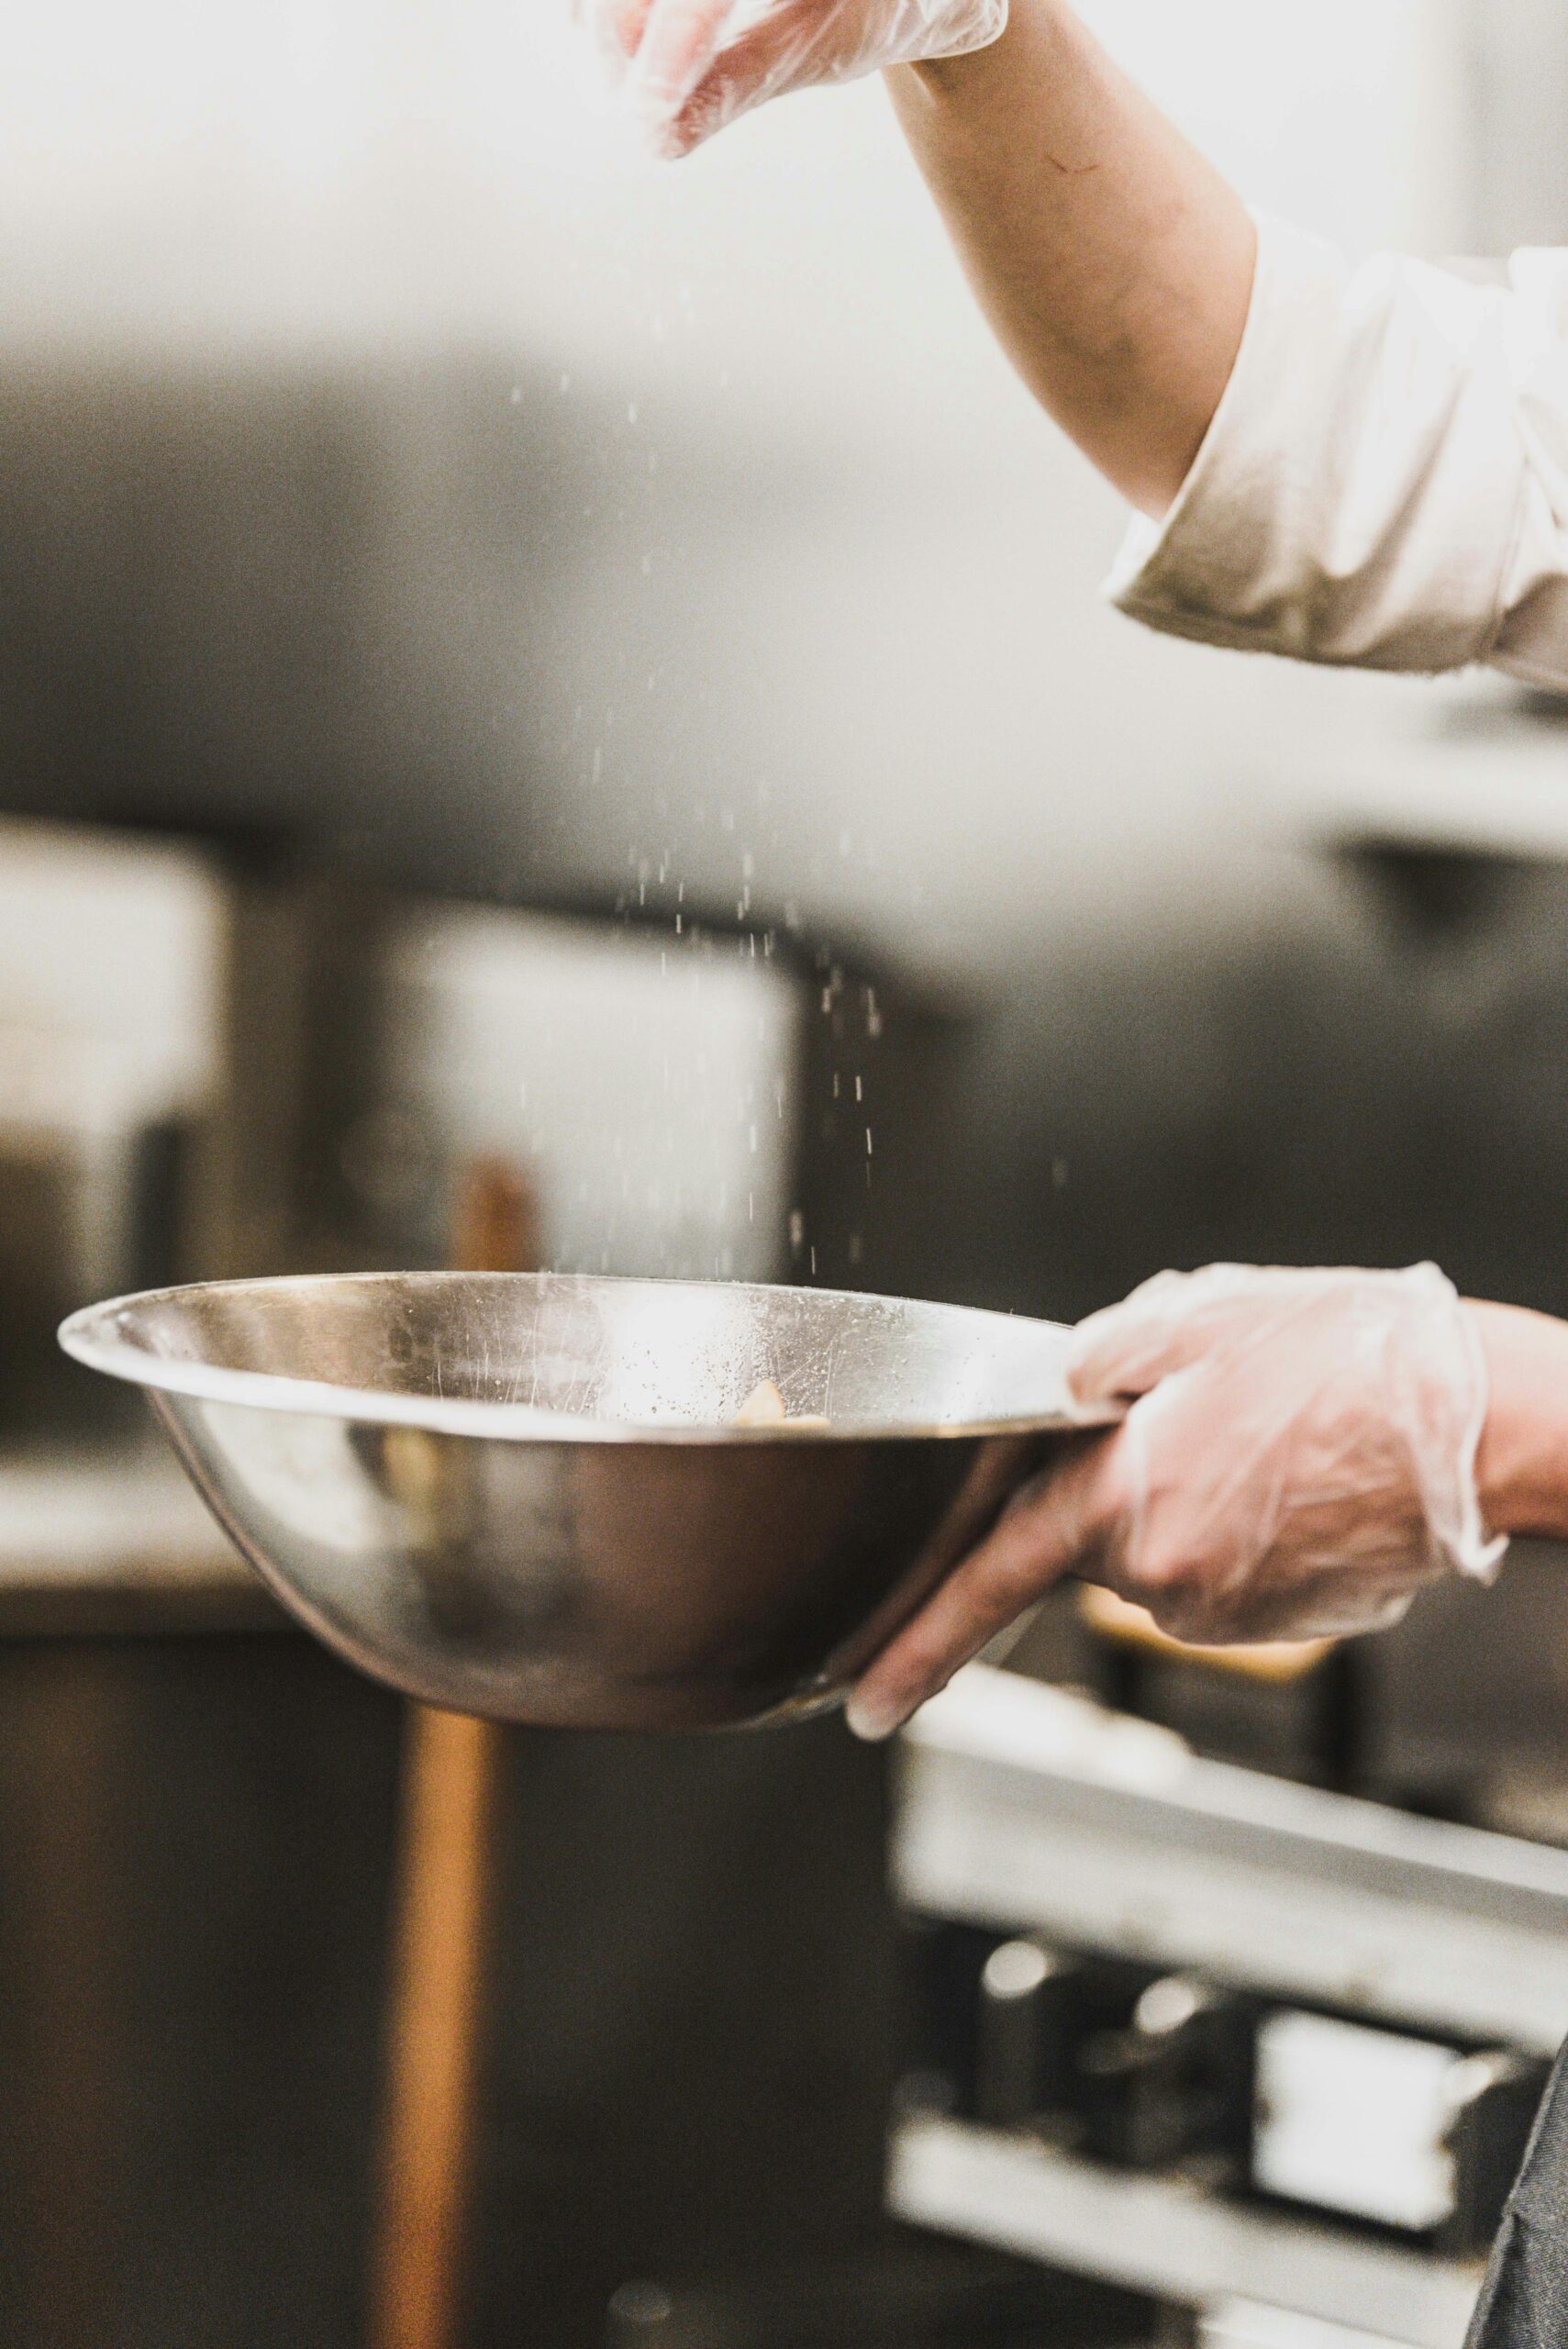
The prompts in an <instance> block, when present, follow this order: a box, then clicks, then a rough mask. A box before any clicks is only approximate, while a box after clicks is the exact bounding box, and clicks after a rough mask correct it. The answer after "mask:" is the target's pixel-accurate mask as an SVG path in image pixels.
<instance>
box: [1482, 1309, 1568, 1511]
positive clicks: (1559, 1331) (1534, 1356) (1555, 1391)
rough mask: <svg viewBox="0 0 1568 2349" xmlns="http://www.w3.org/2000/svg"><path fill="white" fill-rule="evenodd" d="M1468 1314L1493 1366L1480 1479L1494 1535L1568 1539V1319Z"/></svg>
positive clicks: (1512, 1312)
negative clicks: (1537, 1535) (1514, 1534)
mask: <svg viewBox="0 0 1568 2349" xmlns="http://www.w3.org/2000/svg"><path fill="white" fill-rule="evenodd" d="M1469 1311H1470V1313H1471V1316H1472V1318H1473V1321H1474V1324H1475V1327H1476V1329H1477V1330H1478V1332H1479V1334H1480V1338H1481V1349H1482V1353H1483V1354H1484V1355H1485V1362H1486V1378H1487V1395H1488V1402H1487V1411H1486V1424H1485V1430H1484V1431H1483V1433H1482V1438H1481V1448H1480V1451H1479V1453H1478V1454H1477V1456H1476V1463H1475V1481H1476V1485H1477V1486H1478V1488H1479V1491H1480V1496H1481V1513H1482V1516H1483V1518H1484V1519H1485V1523H1486V1526H1487V1529H1488V1531H1491V1532H1494V1533H1541V1534H1548V1535H1551V1536H1554V1537H1556V1538H1557V1539H1559V1540H1568V1321H1557V1320H1553V1319H1551V1318H1550V1317H1549V1316H1548V1315H1546V1314H1544V1313H1526V1312H1523V1311H1521V1310H1520V1309H1519V1308H1517V1307H1515V1306H1510V1305H1472V1306H1471V1307H1470V1308H1469Z"/></svg>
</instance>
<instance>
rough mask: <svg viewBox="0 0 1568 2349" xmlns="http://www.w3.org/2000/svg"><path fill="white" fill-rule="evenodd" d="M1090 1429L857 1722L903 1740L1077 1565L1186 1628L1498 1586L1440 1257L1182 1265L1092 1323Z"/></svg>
mask: <svg viewBox="0 0 1568 2349" xmlns="http://www.w3.org/2000/svg"><path fill="white" fill-rule="evenodd" d="M1068 1376H1069V1386H1070V1388H1071V1392H1072V1395H1073V1400H1074V1402H1075V1404H1076V1405H1077V1407H1078V1408H1080V1409H1081V1410H1082V1411H1083V1412H1084V1417H1085V1419H1092V1418H1099V1419H1104V1418H1105V1417H1106V1412H1107V1410H1116V1411H1120V1412H1122V1413H1123V1414H1124V1416H1123V1418H1122V1419H1121V1423H1120V1425H1119V1426H1118V1427H1116V1428H1115V1429H1114V1430H1113V1431H1111V1432H1110V1433H1109V1434H1103V1435H1097V1436H1093V1437H1089V1436H1086V1437H1085V1438H1084V1441H1083V1442H1082V1444H1081V1445H1080V1446H1079V1447H1078V1448H1077V1449H1076V1450H1075V1451H1074V1452H1073V1453H1071V1454H1070V1455H1069V1457H1068V1458H1067V1459H1066V1460H1065V1461H1064V1462H1063V1463H1062V1464H1061V1465H1059V1466H1058V1467H1056V1468H1055V1469H1053V1470H1052V1471H1051V1472H1050V1473H1049V1474H1048V1475H1046V1476H1044V1477H1043V1478H1041V1479H1040V1481H1039V1482H1038V1483H1036V1484H1035V1485H1033V1486H1029V1487H1028V1488H1027V1489H1026V1490H1025V1491H1024V1492H1023V1493H1022V1494H1020V1495H1019V1496H1018V1498H1017V1500H1015V1502H1014V1503H1013V1504H1012V1506H1011V1508H1009V1509H1008V1511H1007V1512H1006V1514H1005V1515H1004V1517H1003V1518H1002V1519H1001V1520H1000V1522H999V1523H998V1525H997V1526H996V1528H995V1531H994V1532H993V1533H992V1534H991V1535H990V1536H989V1538H988V1539H987V1540H986V1541H985V1542H983V1543H982V1544H981V1546H980V1548H979V1549H978V1550H976V1551H975V1552H974V1553H973V1554H972V1555H971V1556H970V1557H969V1558H968V1559H966V1560H965V1562H964V1563H963V1564H962V1565H961V1566H959V1567H958V1568H957V1569H956V1571H955V1572H954V1573H953V1574H952V1575H951V1576H950V1577H949V1579H948V1581H947V1582H946V1583H945V1584H944V1585H943V1586H942V1587H941V1589H940V1590H939V1591H938V1592H937V1594H936V1596H935V1597H934V1598H932V1599H931V1600H930V1601H929V1604H928V1605H927V1606H926V1608H925V1609H923V1610H922V1611H921V1613H920V1614H919V1615H918V1616H917V1618H916V1620H915V1621H914V1622H913V1623H911V1624H910V1625H908V1626H907V1627H906V1630H905V1631H902V1632H900V1633H899V1635H898V1637H897V1638H896V1639H895V1641H894V1642H892V1644H891V1645H890V1646H889V1647H888V1648H887V1649H886V1650H885V1651H884V1653H883V1654H882V1655H881V1656H880V1657H879V1658H878V1659H877V1661H876V1663H875V1664H873V1665H872V1667H871V1669H870V1670H869V1671H868V1672H867V1674H866V1675H865V1676H864V1678H863V1679H862V1682H861V1685H860V1687H859V1688H858V1689H857V1691H856V1693H855V1696H854V1698H853V1699H852V1700H851V1708H850V1719H851V1727H852V1728H855V1729H857V1730H858V1731H860V1733H861V1734H862V1736H878V1735H885V1734H886V1733H887V1732H888V1731H889V1730H891V1729H893V1728H895V1727H896V1726H897V1724H898V1722H899V1721H901V1720H905V1719H906V1718H907V1716H908V1714H909V1713H910V1712H912V1711H913V1710H914V1709H915V1708H916V1706H917V1705H918V1704H920V1703H922V1702H923V1701H924V1700H925V1698H927V1697H929V1696H931V1695H933V1694H934V1693H935V1691H936V1690H937V1689H938V1688H940V1687H942V1686H943V1684H944V1683H945V1682H946V1681H947V1680H948V1679H949V1678H950V1677H951V1674H952V1673H953V1672H954V1671H956V1670H957V1668H958V1666H959V1665H960V1664H963V1663H965V1662H967V1661H968V1659H969V1658H970V1657H971V1656H973V1655H974V1654H975V1653H977V1652H978V1650H979V1649H980V1648H981V1647H983V1646H984V1643H985V1642H986V1641H987V1640H989V1639H990V1638H991V1637H992V1636H993V1635H994V1634H995V1632H996V1631H999V1630H1000V1629H1001V1628H1002V1627H1003V1625H1004V1624H1006V1623H1007V1622H1009V1621H1011V1620H1012V1619H1013V1618H1014V1617H1015V1616H1017V1615H1018V1614H1021V1613H1022V1611H1023V1610H1024V1609H1025V1608H1026V1607H1028V1606H1029V1605H1030V1604H1031V1603H1032V1602H1033V1601H1034V1600H1035V1599H1037V1598H1040V1596H1041V1594H1042V1593H1043V1592H1044V1591H1045V1590H1046V1589H1047V1588H1049V1586H1051V1584H1052V1583H1053V1582H1055V1581H1057V1580H1058V1579H1059V1578H1060V1577H1061V1576H1062V1575H1064V1574H1067V1573H1069V1572H1076V1573H1078V1574H1079V1575H1082V1576H1083V1577H1084V1579H1085V1580H1087V1581H1091V1582H1099V1583H1105V1584H1106V1585H1108V1586H1110V1588H1112V1589H1113V1590H1116V1591H1119V1592H1120V1593H1121V1595H1122V1596H1123V1597H1124V1598H1130V1599H1133V1600H1136V1601H1137V1602H1138V1603H1139V1604H1140V1605H1141V1606H1143V1607H1146V1608H1148V1609H1149V1610H1150V1612H1151V1614H1152V1615H1153V1617H1154V1619H1155V1620H1156V1621H1157V1622H1158V1623H1159V1624H1160V1626H1161V1627H1162V1630H1164V1631H1169V1632H1171V1633H1172V1634H1173V1636H1174V1637H1175V1638H1177V1639H1182V1640H1190V1641H1195V1642H1204V1643H1207V1644H1215V1645H1218V1644H1224V1643H1226V1642H1240V1641H1249V1640H1279V1639H1305V1638H1310V1637H1315V1636H1318V1635H1320V1634H1334V1633H1344V1632H1352V1631H1376V1630H1380V1629H1382V1628H1383V1627H1385V1625H1387V1624H1390V1623H1393V1622H1396V1620H1398V1618H1399V1617H1400V1616H1401V1615H1402V1614H1403V1613H1404V1611H1405V1609H1406V1608H1407V1606H1408V1604H1409V1602H1410V1599H1411V1598H1412V1597H1413V1596H1414V1594H1415V1592H1416V1591H1417V1590H1418V1588H1419V1586H1421V1584H1423V1583H1425V1582H1429V1581H1430V1580H1431V1579H1433V1578H1434V1577H1435V1576H1437V1575H1443V1574H1448V1573H1451V1572H1454V1571H1457V1572H1459V1573H1461V1574H1466V1575H1476V1576H1479V1577H1482V1578H1489V1577H1490V1575H1492V1573H1493V1571H1494V1570H1495V1567H1496V1562H1497V1559H1498V1558H1499V1557H1500V1555H1501V1554H1502V1551H1503V1548H1504V1546H1505V1545H1504V1544H1503V1542H1500V1541H1499V1542H1488V1541H1487V1539H1486V1537H1485V1532H1484V1531H1483V1527H1482V1522H1481V1509H1480V1504H1479V1501H1478V1498H1477V1495H1476V1487H1475V1455H1476V1449H1477V1446H1478V1444H1479V1442H1480V1438H1481V1431H1482V1428H1483V1424H1484V1422H1485V1416H1486V1403H1487V1381H1486V1371H1485V1360H1484V1357H1483V1353H1482V1348H1481V1341H1480V1337H1479V1334H1478V1332H1477V1330H1476V1327H1475V1325H1474V1322H1473V1319H1472V1317H1471V1314H1470V1312H1469V1311H1468V1309H1467V1308H1465V1307H1464V1306H1463V1305H1462V1304H1461V1302H1460V1300H1459V1298H1458V1297H1456V1296H1455V1294H1454V1291H1453V1288H1452V1286H1451V1284H1450V1283H1449V1282H1448V1281H1447V1280H1445V1279H1444V1277H1443V1275H1442V1274H1441V1273H1440V1272H1439V1271H1438V1269H1437V1267H1436V1266H1435V1265H1433V1264H1417V1265H1415V1266H1414V1267H1413V1268H1412V1269H1411V1270H1409V1271H1408V1272H1401V1273H1363V1272H1291V1271H1264V1270H1258V1269H1254V1268H1253V1267H1251V1266H1248V1265H1241V1264H1212V1265H1210V1266H1209V1268H1208V1269H1207V1271H1206V1272H1201V1273H1192V1274H1182V1273H1162V1274H1161V1275H1159V1276H1158V1278H1157V1279H1154V1280H1151V1281H1147V1282H1145V1284H1144V1285H1143V1286H1142V1287H1141V1288H1140V1289H1137V1290H1135V1291H1134V1293H1133V1294H1132V1296H1131V1297H1128V1298H1127V1299H1126V1301H1125V1302H1124V1303H1122V1304H1120V1305H1113V1306H1111V1307H1110V1308H1108V1309H1107V1310H1106V1311H1105V1312H1103V1313H1096V1314H1095V1315H1094V1316H1093V1317H1092V1318H1091V1319H1089V1320H1087V1321H1085V1322H1084V1323H1083V1324H1082V1326H1081V1327H1080V1328H1079V1329H1078V1330H1076V1331H1075V1332H1074V1333H1073V1344H1072V1351H1071V1356H1070V1361H1069V1372H1068Z"/></svg>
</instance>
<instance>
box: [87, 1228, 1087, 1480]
mask: <svg viewBox="0 0 1568 2349" xmlns="http://www.w3.org/2000/svg"><path fill="white" fill-rule="evenodd" d="M541 1278H543V1279H552V1278H560V1279H567V1280H582V1281H584V1282H587V1283H591V1284H592V1285H593V1286H603V1287H608V1286H626V1287H643V1288H658V1287H670V1288H694V1287H702V1288H708V1287H711V1288H726V1289H738V1290H742V1291H750V1292H752V1293H754V1294H756V1295H759V1296H776V1295H778V1294H780V1293H781V1292H782V1293H785V1294H788V1293H791V1286H790V1284H788V1283H785V1282H771V1281H711V1282H709V1281H682V1280H670V1281H661V1280H659V1279H657V1278H655V1277H653V1276H651V1275H648V1276H645V1275H637V1274H628V1275H622V1274H615V1273H581V1274H577V1273H573V1274H564V1275H550V1274H544V1275H539V1274H532V1273H492V1274H481V1275H476V1274H457V1273H450V1272H431V1271H426V1272H414V1273H400V1272H385V1271H382V1272H369V1273H285V1274H275V1275H266V1276H264V1277H260V1278H256V1279H250V1280H245V1279H241V1280H227V1281H187V1282H182V1283H178V1284H176V1285H175V1286H172V1287H169V1288H152V1289H137V1290H132V1291H129V1292H128V1294H127V1295H125V1296H123V1297H106V1298H104V1299H102V1300H101V1301H100V1302H99V1303H97V1304H95V1305H84V1306H82V1307H80V1308H78V1309H77V1311H76V1312H74V1313H72V1314H71V1315H69V1316H68V1317H67V1319H65V1320H64V1321H62V1322H61V1325H60V1329H59V1332H58V1336H59V1341H60V1343H61V1346H62V1347H63V1348H64V1350H65V1352H66V1353H68V1354H70V1355H71V1356H72V1360H74V1361H76V1362H79V1363H82V1364H84V1365H85V1366H86V1367H87V1368H88V1369H89V1370H96V1371H102V1372H103V1373H105V1374H106V1375H107V1376H108V1377H110V1378H120V1379H124V1380H126V1381H127V1382H128V1384H130V1385H131V1386H142V1387H148V1388H150V1389H152V1390H153V1391H154V1392H155V1393H158V1394H167V1395H182V1396H185V1397H189V1398H190V1399H192V1400H194V1401H196V1402H203V1403H223V1404H231V1405H236V1406H239V1407H241V1408H247V1409H251V1410H260V1411H291V1412H295V1413H303V1414H305V1415H306V1416H308V1417H312V1418H319V1419H343V1420H349V1421H351V1422H354V1423H355V1424H358V1425H363V1426H373V1427H408V1428H423V1429H427V1430H428V1431H430V1432H431V1433H433V1434H437V1435H452V1436H469V1437H480V1438H484V1439H485V1440H488V1441H492V1442H517V1443H520V1442H562V1443H637V1444H660V1445H663V1444H684V1445H690V1446H703V1447H708V1446H712V1445H715V1444H722V1445H726V1446H729V1445H750V1444H759V1443H762V1444H769V1443H790V1444H802V1443H844V1442H857V1443H865V1442H882V1443H915V1442H930V1441H933V1440H938V1439H940V1440H942V1441H962V1440H964V1439H966V1438H967V1439H970V1440H973V1439H974V1438H977V1437H985V1436H1020V1435H1037V1434H1046V1433H1051V1432H1061V1431H1067V1430H1072V1429H1080V1430H1081V1429H1084V1427H1085V1426H1087V1425H1089V1424H1091V1422H1089V1421H1088V1420H1087V1419H1084V1418H1081V1417H1079V1416H1077V1415H1076V1414H1075V1413H1073V1411H1072V1410H1071V1409H1070V1408H1067V1407H1066V1405H1065V1401H1064V1406H1063V1408H1062V1410H1060V1411H1055V1412H1038V1411H1037V1412H1029V1413H1025V1414H1022V1415H1019V1416H1015V1417H1011V1418H1002V1419H932V1420H928V1421H918V1420H898V1421H896V1422H895V1421H889V1420H886V1419H834V1420H833V1421H832V1422H831V1423H830V1425H828V1427H790V1426H788V1425H787V1424H785V1425H777V1426H769V1427H732V1426H727V1425H722V1424H721V1425H718V1426H711V1427H710V1426H705V1425H702V1424H701V1423H698V1422H695V1421H691V1420H680V1419H675V1420H670V1421H668V1422H665V1421H662V1420H658V1419H646V1420H636V1419H592V1418H587V1417H582V1416H578V1415H575V1414H572V1413H567V1412H562V1411H541V1410H539V1408H537V1407H536V1406H534V1405H532V1404H528V1403H486V1402H482V1401H480V1400H479V1399H478V1398H477V1397H471V1396H458V1395H449V1396H437V1395H397V1394H390V1393H386V1392H384V1391H382V1390H378V1389H376V1388H374V1387H358V1386H333V1385H332V1384H331V1383H330V1382H329V1381H328V1380H325V1379H306V1378H288V1377H284V1376H282V1375H279V1374H278V1373H276V1372H274V1371H261V1370H230V1369H226V1368H224V1367H223V1366H222V1365H221V1364H215V1363H201V1362H182V1361H179V1360H176V1359H174V1358H172V1357H170V1356H165V1355H161V1354H152V1353H148V1352H147V1351H146V1350H145V1349H144V1348H143V1347H140V1346H137V1345H133V1344H131V1343H130V1342H129V1341H128V1340H126V1339H124V1338H113V1337H105V1336H103V1335H101V1334H100V1330H101V1325H102V1324H104V1323H105V1322H106V1321H110V1320H112V1319H113V1317H114V1316H115V1315H117V1314H119V1313H122V1312H124V1311H126V1310H127V1309H128V1308H130V1307H132V1306H148V1305H158V1304H161V1303H163V1302H165V1301H166V1300H168V1299H172V1298H180V1297H189V1296H193V1295H195V1294H198V1293H202V1292H209V1291H212V1290H219V1289H241V1288H246V1289H283V1288H294V1287H301V1288H303V1287H306V1286H320V1285H321V1284H322V1283H324V1282H339V1281H341V1282H344V1283H347V1282H350V1281H352V1282H357V1283H361V1284H369V1283H374V1282H381V1281H389V1282H390V1281H400V1282H403V1283H405V1284H406V1285H419V1286H422V1285H423V1284H425V1283H426V1282H429V1283H432V1284H433V1283H439V1282H442V1281H449V1280H458V1279H463V1280H471V1279H490V1280H537V1279H541ZM793 1293H794V1294H795V1295H797V1296H801V1297H813V1298H821V1299H824V1300H827V1301H828V1302H831V1301H833V1300H835V1299H837V1300H840V1301H844V1302H849V1303H853V1304H857V1305H863V1304H866V1303H876V1302H883V1303H885V1304H888V1305H914V1306H916V1307H917V1308H919V1309H920V1310H921V1311H924V1312H936V1313H942V1314H951V1315H954V1316H958V1317H961V1318H962V1319H967V1320H974V1321H990V1322H995V1323H998V1324H1003V1323H1005V1324H1006V1325H1007V1326H1008V1327H1009V1328H1011V1329H1013V1330H1017V1329H1018V1327H1019V1325H1020V1324H1022V1325H1023V1326H1024V1327H1026V1328H1034V1329H1038V1330H1062V1323H1060V1322H1055V1321H1044V1320H1034V1319H1031V1317H1029V1316H1028V1315H1024V1314H1014V1313H997V1312H994V1311H991V1310H990V1309H988V1308H985V1307H983V1306H974V1305H946V1304H941V1303H940V1302H936V1301H933V1300H930V1299H922V1298H906V1297H887V1298H882V1299H879V1298H878V1297H877V1296H876V1294H875V1293H874V1292H873V1291H868V1290H863V1289H830V1288H813V1289H798V1288H797V1289H795V1290H794V1291H793Z"/></svg>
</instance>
